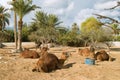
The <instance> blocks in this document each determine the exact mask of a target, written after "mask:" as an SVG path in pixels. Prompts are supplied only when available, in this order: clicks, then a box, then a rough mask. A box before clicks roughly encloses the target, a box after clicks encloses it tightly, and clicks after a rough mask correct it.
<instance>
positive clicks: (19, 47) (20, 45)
mask: <svg viewBox="0 0 120 80" xmlns="http://www.w3.org/2000/svg"><path fill="white" fill-rule="evenodd" d="M22 24H23V21H22V18H21V19H20V20H19V21H18V48H17V49H18V51H20V52H21V51H22Z"/></svg>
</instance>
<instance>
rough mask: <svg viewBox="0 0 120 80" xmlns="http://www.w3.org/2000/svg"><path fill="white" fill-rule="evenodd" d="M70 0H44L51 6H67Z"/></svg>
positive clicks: (45, 3) (46, 5)
mask: <svg viewBox="0 0 120 80" xmlns="http://www.w3.org/2000/svg"><path fill="white" fill-rule="evenodd" d="M67 1H68V0H44V1H43V5H44V6H45V7H50V8H61V7H67V6H68V5H67V4H66V3H68V2H67Z"/></svg>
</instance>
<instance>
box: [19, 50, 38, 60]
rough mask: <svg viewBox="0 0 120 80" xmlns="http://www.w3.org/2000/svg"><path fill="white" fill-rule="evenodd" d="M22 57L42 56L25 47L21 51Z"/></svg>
mask: <svg viewBox="0 0 120 80" xmlns="http://www.w3.org/2000/svg"><path fill="white" fill-rule="evenodd" d="M20 57H23V58H33V59H35V58H39V57H40V56H39V54H38V53H37V52H36V51H34V50H29V49H27V48H25V50H24V51H23V52H21V53H20Z"/></svg>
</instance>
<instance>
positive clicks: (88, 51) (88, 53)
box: [78, 48, 94, 58]
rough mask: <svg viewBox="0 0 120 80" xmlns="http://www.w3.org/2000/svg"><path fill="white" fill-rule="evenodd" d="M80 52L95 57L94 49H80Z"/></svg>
mask: <svg viewBox="0 0 120 80" xmlns="http://www.w3.org/2000/svg"><path fill="white" fill-rule="evenodd" d="M78 54H79V55H81V56H84V57H85V58H94V50H93V49H92V50H91V49H89V48H84V49H78Z"/></svg>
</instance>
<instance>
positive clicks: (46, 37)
mask: <svg viewBox="0 0 120 80" xmlns="http://www.w3.org/2000/svg"><path fill="white" fill-rule="evenodd" d="M33 23H35V25H36V26H37V28H38V29H37V31H36V32H35V33H34V34H35V35H36V36H39V38H40V39H39V40H42V42H43V44H44V43H47V42H48V41H50V40H52V39H54V40H55V38H56V36H58V35H57V33H56V28H55V27H56V26H57V25H59V24H60V23H61V21H59V19H58V17H57V16H56V15H54V14H47V13H44V12H42V11H38V12H36V14H35V18H33ZM32 35H33V34H32ZM32 35H31V36H32Z"/></svg>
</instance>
